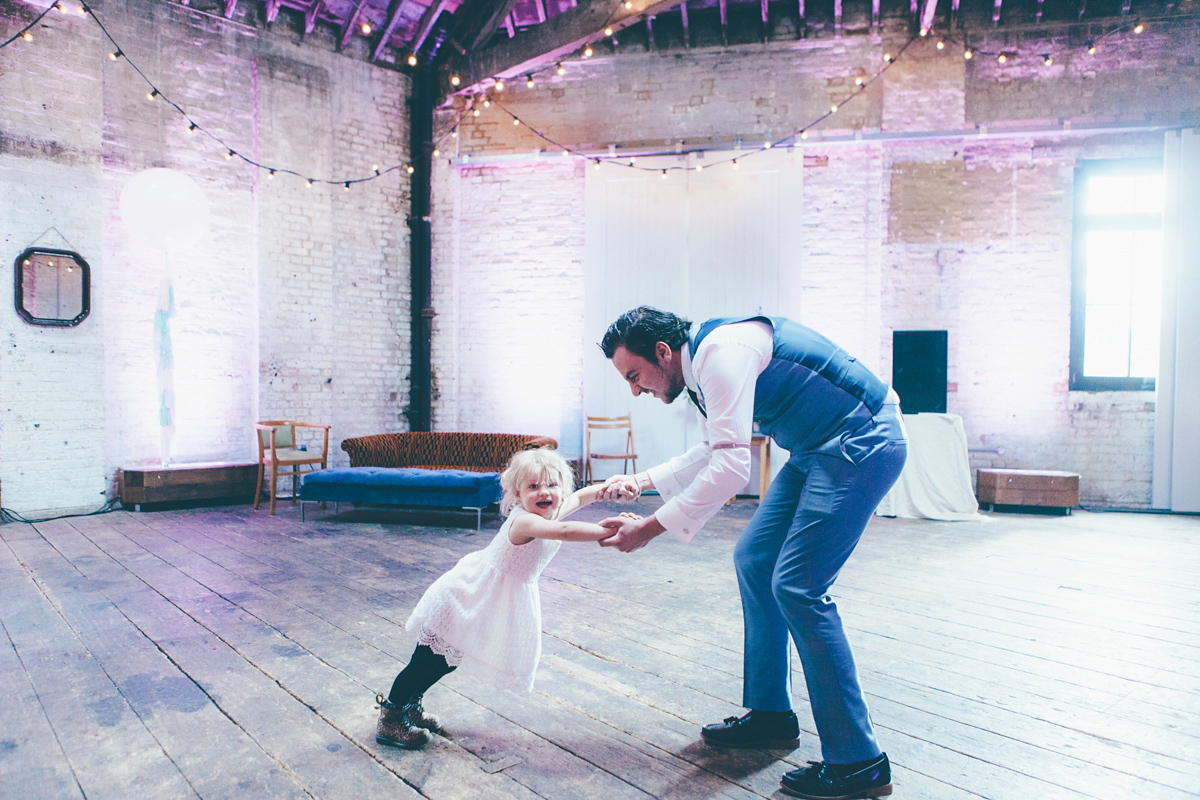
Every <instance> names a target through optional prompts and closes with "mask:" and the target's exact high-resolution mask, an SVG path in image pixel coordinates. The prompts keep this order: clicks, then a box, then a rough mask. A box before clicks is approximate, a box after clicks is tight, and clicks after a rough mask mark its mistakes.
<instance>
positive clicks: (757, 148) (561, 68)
mask: <svg viewBox="0 0 1200 800" xmlns="http://www.w3.org/2000/svg"><path fill="white" fill-rule="evenodd" d="M632 8H633V3H632V1H631V0H619V2H618V3H617V4H616V5H615V6H614V8H613V9H612V10H611V11H610V13H609V16H608V18H607V20H606V21H605V27H604V37H605V39H607V40H608V41H609V42H610V44H611V45H612V46H613V48H614V49H615V48H616V47H617V45H618V41H617V37H616V29H615V27H614V25H615V24H618V23H617V17H618V15H619V14H620V12H621V10H622V9H624V10H626V11H628V10H631V9H632ZM55 10H57V11H59V12H60V13H63V14H69V13H71V12H72V10H74V11H75V12H77V13H78V14H80V15H83V16H87V17H89V18H90V19H92V20H93V21H94V22H95V23H96V25H97V26H99V28H100V31H101V32H102V33H103V35H104V37H105V38H106V39H107V40H108V42H109V43H110V44H111V45H112V47H113V50H112V51H111V52H110V53H109V54H108V58H109V59H110V60H112V61H124V62H125V63H127V64H128V65H129V66H130V68H132V69H133V70H134V71H135V72H136V73H137V74H138V76H139V77H141V79H142V80H143V81H144V82H145V83H146V86H147V87H148V91H147V92H146V98H147V100H149V101H151V102H164V103H166V104H167V105H169V106H170V107H171V108H173V109H174V110H175V111H176V112H178V113H179V115H180V116H181V117H182V119H183V121H184V122H185V123H186V125H187V130H188V132H190V133H193V134H196V133H199V134H201V135H203V136H206V137H207V138H208V139H210V140H211V141H212V142H214V143H215V144H216V145H217V146H218V147H219V148H220V151H221V152H222V153H223V155H224V158H225V159H226V160H229V161H232V160H234V159H238V160H240V161H242V162H245V163H246V164H248V165H250V166H252V167H254V168H256V169H258V170H260V171H262V172H265V173H266V177H267V179H268V180H270V179H273V178H274V177H275V176H276V175H291V176H294V177H297V178H300V179H301V180H303V181H304V182H305V184H306V185H307V186H309V187H312V186H314V185H316V184H326V185H330V186H341V187H343V188H344V189H345V190H346V191H349V190H350V187H351V186H353V185H355V184H360V183H366V182H367V181H372V180H375V179H376V178H380V177H383V176H384V175H387V174H389V173H393V172H399V171H404V172H406V173H408V174H410V175H411V174H412V173H413V172H414V171H415V167H414V166H413V165H412V164H411V163H401V164H393V165H390V166H384V167H381V166H380V165H379V164H373V165H372V166H371V170H370V173H369V174H367V175H363V176H360V177H354V178H337V179H330V178H314V177H311V176H309V175H306V174H304V173H301V172H299V171H297V170H294V169H289V168H286V167H281V166H272V165H270V164H265V163H261V162H259V161H257V160H255V159H253V158H250V157H249V156H247V155H245V154H244V153H241V152H239V151H238V150H237V149H236V148H234V147H231V146H230V145H229V144H228V143H226V142H225V141H224V140H223V139H221V138H220V137H219V136H217V135H216V134H215V133H213V132H212V131H210V130H208V129H206V128H204V127H203V126H202V125H200V123H198V122H196V120H195V119H194V118H193V117H192V116H191V115H190V114H189V113H188V112H187V111H186V110H185V109H184V108H183V107H182V106H180V105H179V104H178V103H176V102H175V101H174V100H172V99H171V98H170V97H168V96H167V95H166V94H165V93H164V92H163V91H162V90H161V89H159V88H158V87H157V86H156V85H155V84H154V82H153V81H152V80H151V79H150V77H149V76H147V75H146V73H145V72H143V71H142V69H141V68H140V67H138V65H137V64H136V63H134V62H133V61H132V60H131V59H130V58H129V55H128V54H127V53H126V52H125V51H124V49H122V47H121V46H120V45H119V44H118V43H117V41H116V39H114V38H113V36H112V34H111V33H109V31H108V29H107V28H106V27H105V25H104V23H103V22H102V21H101V20H100V18H99V17H98V16H97V15H96V13H95V11H94V10H93V9H92V8H91V7H90V6H89V5H87V4H86V3H81V4H80V5H79V6H78V7H74V8H72V7H71V6H69V5H68V4H67V2H65V0H56V2H55V3H53V4H52V5H50V6H49V7H47V8H46V9H45V10H43V11H42V12H41V13H40V14H38V15H37V16H36V17H35V18H34V19H33V20H32V21H30V22H29V23H28V24H26V25H25V26H24V27H23V28H22V29H21V30H19V31H17V32H16V33H15V34H13V35H12V36H11V37H10V38H8V39H7V40H5V41H4V42H3V43H0V49H2V48H4V47H7V46H9V45H10V44H12V43H13V42H15V41H17V40H21V41H24V42H32V41H33V38H34V37H33V33H32V30H33V29H34V28H35V27H36V26H37V25H38V23H40V22H41V20H42V19H43V18H44V17H45V16H46V15H47V14H49V13H50V12H51V11H55ZM629 19H630V18H626V19H625V20H621V22H627V21H628V20H629ZM633 21H634V22H636V21H637V20H633ZM1145 30H1146V24H1145V22H1144V21H1142V20H1140V19H1133V20H1128V21H1126V22H1123V23H1122V24H1120V25H1117V26H1116V27H1113V28H1111V29H1109V30H1107V31H1105V32H1104V33H1102V34H1100V35H1098V36H1096V37H1094V38H1091V39H1087V40H1085V44H1084V47H1085V48H1086V49H1087V52H1088V53H1089V54H1090V55H1095V54H1096V52H1097V50H1098V48H1099V46H1100V44H1101V43H1102V42H1103V40H1104V39H1107V38H1109V37H1111V36H1115V35H1117V34H1120V33H1122V32H1125V31H1132V32H1133V33H1134V34H1135V35H1137V34H1142V33H1143V32H1145ZM933 35H934V31H932V30H928V29H925V28H922V29H920V31H919V32H918V33H917V34H915V35H913V36H912V37H911V38H909V39H908V40H907V41H906V42H904V44H903V45H902V46H900V47H899V49H898V50H897V51H896V52H895V53H894V54H893V53H891V52H885V53H884V54H883V59H882V64H881V65H880V66H879V67H878V68H877V69H876V70H875V71H874V72H873V73H871V74H869V75H866V76H862V75H859V76H856V77H855V78H854V89H853V90H851V91H850V92H849V94H847V95H846V96H845V97H844V98H843V99H841V100H840V101H834V102H831V104H830V107H829V110H828V111H826V112H824V113H822V114H820V115H819V116H817V117H816V118H815V119H813V120H811V121H809V122H808V123H807V124H805V125H802V126H800V127H798V128H796V129H794V130H792V131H791V132H790V133H788V134H786V135H784V136H781V137H777V138H772V137H764V139H763V140H762V142H761V144H755V145H753V146H748V147H745V149H743V141H742V140H741V139H737V140H735V149H734V152H733V154H732V155H730V156H729V157H727V158H725V159H723V160H720V161H714V162H711V163H708V164H701V163H699V161H696V163H695V164H694V165H693V166H687V165H677V166H669V167H666V168H663V167H662V166H650V167H648V166H645V164H639V163H638V156H637V155H617V154H616V153H615V149H616V148H615V147H610V148H609V153H608V154H607V155H606V154H596V153H588V152H584V151H583V150H580V149H577V148H574V147H572V146H570V145H567V144H563V143H562V142H560V141H557V140H556V139H555V138H553V137H552V136H550V135H548V134H547V133H545V132H544V131H542V130H540V129H539V127H537V126H535V125H532V124H530V123H529V122H527V121H526V120H525V119H522V118H521V117H520V116H518V115H517V114H516V113H515V112H513V111H512V110H511V109H510V108H509V107H508V106H506V105H504V104H503V103H501V102H500V100H499V96H500V95H502V94H503V93H504V92H505V89H506V84H505V80H504V79H503V78H502V77H494V78H491V79H489V80H490V81H491V84H490V86H489V88H488V89H487V90H485V91H482V92H479V93H477V94H474V95H472V96H470V97H469V98H467V100H466V102H465V103H463V105H462V107H461V108H460V109H459V111H458V115H457V117H456V118H455V119H454V121H453V123H452V124H451V125H450V127H449V129H448V130H447V131H446V132H445V133H442V134H441V135H439V136H437V137H435V138H434V139H433V141H432V142H431V145H430V151H429V153H428V155H431V156H432V157H433V158H438V157H439V156H440V155H441V145H442V143H443V142H445V140H446V139H455V138H457V137H458V135H459V129H460V127H461V126H462V124H463V122H464V120H466V119H467V117H468V116H470V117H471V118H472V119H473V118H476V117H479V116H480V115H481V114H482V113H483V111H484V110H485V109H488V108H490V107H491V106H493V105H495V106H496V107H497V108H499V109H500V110H501V111H502V112H503V113H504V114H506V115H508V117H509V118H510V119H511V120H512V124H513V126H514V127H524V128H527V129H528V130H529V131H531V132H532V133H533V134H534V135H536V136H537V137H538V138H539V139H540V140H542V141H543V142H545V143H546V145H547V146H549V147H551V148H554V149H557V150H558V151H559V152H560V153H561V155H562V156H563V157H573V158H578V159H585V160H587V161H591V162H592V165H593V167H594V168H595V169H600V168H601V167H602V166H604V165H606V164H609V165H613V166H618V167H624V168H627V169H634V170H640V171H646V172H661V174H662V177H663V178H666V177H667V176H668V173H669V172H671V171H680V170H696V171H701V170H705V169H711V168H713V167H716V166H720V165H724V164H728V165H730V166H731V167H732V168H733V169H737V168H738V162H739V160H741V159H744V158H746V157H748V156H753V155H755V154H758V153H763V152H766V151H768V150H772V149H775V148H778V147H792V146H795V145H797V144H799V143H800V142H801V141H803V140H805V139H807V138H808V137H809V134H810V132H812V131H814V129H816V128H817V127H818V126H820V125H821V124H822V123H824V122H825V121H826V120H828V119H830V118H831V117H833V116H834V115H836V114H837V113H838V112H839V111H841V110H842V109H843V108H844V106H845V105H846V104H847V103H849V102H851V101H852V100H854V98H856V97H857V96H859V95H860V94H863V93H864V92H866V91H867V90H868V88H869V87H870V86H871V85H872V84H873V83H875V82H876V81H878V80H880V79H881V78H882V77H883V75H884V73H885V72H886V71H887V70H888V69H890V68H891V67H892V66H893V65H895V63H896V62H897V60H898V59H899V58H900V56H902V55H903V54H904V52H905V51H906V50H907V49H908V48H909V47H910V46H911V45H912V44H913V43H914V42H917V41H920V40H922V39H925V38H927V37H930V36H933ZM935 38H936V48H937V49H938V50H945V49H946V48H947V47H949V46H950V45H951V44H955V45H957V46H958V47H961V49H962V55H963V58H964V59H966V60H968V61H970V60H971V59H974V58H978V57H991V58H995V59H996V61H997V63H998V64H1001V65H1004V64H1008V63H1012V62H1014V61H1015V60H1017V59H1018V58H1021V57H1022V56H1020V55H1019V54H1018V53H1017V52H1016V51H1015V50H1012V49H1006V50H985V49H981V48H978V47H972V46H971V44H970V42H969V41H968V34H967V33H965V32H964V33H962V34H961V35H960V36H955V35H951V34H946V35H941V36H936V37H935ZM592 44H593V43H592V42H588V43H586V44H584V45H583V46H582V48H581V49H580V50H579V51H577V55H578V56H579V57H580V58H581V59H588V58H591V57H592V55H593V54H594V48H593V46H592ZM1063 49H1064V50H1065V49H1067V48H1063ZM1070 49H1074V48H1070ZM1060 52H1061V51H1060ZM1054 56H1055V53H1050V52H1047V53H1042V54H1039V55H1037V58H1040V59H1041V62H1042V64H1043V65H1044V66H1051V65H1052V64H1053V63H1054ZM418 63H419V60H418V58H417V56H416V54H415V53H414V54H410V55H409V56H408V64H409V66H413V67H415V66H417V65H418ZM551 70H553V72H554V74H555V75H557V76H558V77H563V76H565V75H566V73H567V69H566V66H565V65H564V63H563V61H558V62H557V63H555V64H554V65H553V66H548V67H545V68H543V69H542V70H537V71H531V72H529V73H527V74H526V75H525V86H526V88H527V89H534V88H536V86H537V80H535V76H541V75H543V74H544V73H546V72H549V71H551ZM449 80H450V84H451V86H452V87H455V88H457V87H459V86H460V85H461V83H462V78H461V76H460V75H459V74H458V73H451V74H450V76H449ZM699 152H702V150H701V149H700V148H695V147H692V148H686V149H685V148H683V147H676V148H673V149H671V150H669V151H663V152H654V153H643V154H642V157H645V156H646V155H651V156H654V155H675V156H682V157H683V158H684V160H686V159H687V157H688V156H690V155H692V154H695V153H699ZM469 158H470V156H469V155H468V156H464V161H469Z"/></svg>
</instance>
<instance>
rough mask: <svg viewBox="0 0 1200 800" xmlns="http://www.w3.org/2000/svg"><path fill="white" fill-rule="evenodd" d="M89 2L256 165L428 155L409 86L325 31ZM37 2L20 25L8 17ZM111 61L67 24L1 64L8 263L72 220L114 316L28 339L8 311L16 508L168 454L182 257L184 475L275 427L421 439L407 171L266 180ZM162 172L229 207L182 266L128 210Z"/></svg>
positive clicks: (162, 83) (366, 168) (327, 172)
mask: <svg viewBox="0 0 1200 800" xmlns="http://www.w3.org/2000/svg"><path fill="white" fill-rule="evenodd" d="M92 5H93V6H94V7H95V8H96V10H97V14H98V15H99V16H100V18H101V19H102V20H103V21H104V23H105V25H106V26H107V27H108V29H109V30H110V31H111V32H112V34H113V36H114V38H115V39H116V40H117V41H118V42H119V43H120V44H121V46H122V47H123V48H124V49H125V51H126V52H127V53H128V54H129V56H130V57H131V58H132V59H133V60H134V61H135V63H137V65H138V66H139V67H140V68H141V69H142V70H143V71H144V72H146V74H147V75H148V76H149V77H150V78H151V79H152V80H153V81H154V83H155V85H156V86H158V87H159V88H160V89H161V90H162V91H163V93H164V94H165V95H167V96H168V97H170V98H171V99H172V100H174V101H175V102H176V103H178V104H179V105H180V106H182V107H183V108H184V109H186V111H187V112H188V113H189V114H190V115H191V117H192V118H193V119H194V120H195V121H196V122H197V123H199V124H200V125H201V126H202V127H203V128H204V129H205V130H207V131H211V132H212V133H213V134H214V135H215V136H217V137H219V138H220V139H222V140H223V141H225V142H227V143H228V144H229V146H231V147H232V148H234V149H235V150H236V151H237V152H239V153H242V154H245V156H246V157H247V158H250V159H253V160H257V161H260V162H263V163H268V164H273V165H277V166H279V167H282V168H287V169H293V170H296V171H297V172H300V173H301V174H304V175H310V176H312V177H315V178H320V179H327V178H358V177H367V176H369V175H371V174H372V172H371V166H372V164H376V163H378V164H380V165H383V166H390V165H393V164H403V163H405V162H406V161H407V160H408V155H407V142H408V133H407V116H406V108H405V99H406V95H407V92H408V82H407V79H406V78H405V77H404V76H402V75H400V74H399V73H396V72H392V71H388V70H384V69H379V68H376V67H372V66H370V65H369V64H367V63H365V61H364V60H362V59H361V57H356V56H355V54H351V55H344V54H343V55H339V54H336V53H334V52H333V47H332V43H330V42H323V41H320V40H319V38H320V37H319V36H317V37H314V39H315V40H316V41H309V42H307V43H304V44H301V43H299V42H298V41H297V40H295V39H293V37H292V36H291V35H289V34H288V33H286V32H285V31H282V30H281V31H279V32H275V33H272V32H262V31H255V30H254V29H253V28H251V27H250V26H247V25H242V24H239V23H238V22H236V21H233V22H230V21H225V20H220V19H214V18H212V17H210V16H205V15H201V14H197V13H193V12H191V11H189V10H188V9H186V8H184V7H181V6H178V5H175V4H170V3H142V2H117V1H116V0H105V1H104V2H94V3H92ZM31 9H32V7H25V6H16V7H13V6H9V7H7V9H6V10H4V11H0V20H3V27H4V28H5V29H6V30H15V29H17V28H19V27H20V26H21V25H23V24H24V22H23V21H22V20H28V19H29V18H31V17H32V15H33V14H35V13H37V12H36V11H33V10H31ZM355 46H360V45H357V44H356V45H355ZM110 49H111V46H110V45H109V44H108V42H107V41H105V40H102V39H101V38H100V36H99V31H98V29H97V27H96V25H95V24H94V23H93V22H91V21H90V20H88V19H86V18H83V17H80V16H78V15H75V14H70V15H59V14H51V15H49V16H47V17H46V26H45V27H44V28H39V29H38V30H37V31H35V39H34V41H33V42H31V43H23V42H17V43H15V44H14V45H13V46H10V47H8V48H5V49H4V50H3V51H0V131H2V133H0V137H2V139H0V141H2V143H3V146H2V147H0V188H3V191H2V192H0V196H2V199H0V218H3V219H4V220H5V226H4V228H5V230H4V232H3V236H4V239H3V244H4V246H3V250H2V252H0V263H3V265H4V269H5V270H8V269H11V265H12V259H13V258H14V257H15V256H16V254H17V253H19V252H20V251H21V249H23V248H24V247H25V246H26V245H28V244H29V243H30V242H32V241H33V240H34V238H35V237H37V236H38V235H39V234H41V233H42V231H43V230H45V229H46V228H48V227H50V226H54V227H55V228H57V229H58V230H59V231H61V232H62V233H63V235H65V236H66V237H67V238H68V239H69V240H70V242H71V243H72V244H73V245H74V246H75V247H76V248H78V249H79V250H80V252H82V253H83V255H84V256H85V257H86V258H87V259H88V261H89V263H90V264H91V266H92V267H93V311H92V315H91V317H90V318H89V319H88V320H86V321H85V322H84V323H83V325H81V326H79V327H78V328H75V329H71V330H53V329H40V328H33V327H30V326H27V325H25V324H24V323H23V322H21V321H20V320H19V318H17V316H16V314H15V313H14V311H13V309H12V305H11V303H10V304H8V305H7V306H5V308H6V309H7V310H6V311H0V314H3V315H4V317H5V322H4V329H5V332H6V333H5V352H4V354H3V356H2V357H0V376H2V377H0V479H2V481H3V496H2V500H3V504H4V506H5V507H10V508H14V509H16V510H18V511H21V512H23V513H24V512H31V511H32V512H38V511H46V510H62V509H65V508H94V507H96V506H98V505H99V504H100V502H102V501H103V500H104V496H105V494H106V493H111V489H112V486H113V481H114V475H115V472H116V470H117V469H118V468H120V467H122V466H132V465H144V464H152V463H155V462H157V461H158V460H159V458H160V436H159V426H158V424H157V420H158V413H157V412H158V402H157V396H156V395H157V379H156V371H157V370H156V362H155V349H154V346H153V319H154V311H155V303H156V300H157V296H158V290H159V282H160V276H161V274H162V272H163V270H164V269H165V268H167V267H168V266H169V269H170V274H171V277H172V286H173V289H174V293H175V308H176V313H175V316H174V317H173V318H172V320H171V336H172V345H173V350H174V358H175V370H174V372H175V392H176V401H177V414H176V431H175V437H174V446H173V448H172V455H171V460H172V461H173V462H175V463H179V462H188V461H212V460H244V459H249V460H253V456H254V449H253V441H254V440H253V433H252V427H251V426H252V423H253V422H254V420H255V419H264V418H276V417H293V418H298V419H304V420H309V421H314V422H323V423H329V424H332V425H333V431H332V434H331V448H332V452H333V459H334V461H335V463H338V462H340V461H342V460H344V459H342V458H341V456H342V455H344V454H342V453H341V451H340V450H338V449H337V443H338V442H339V441H340V439H341V438H344V437H345V436H354V435H360V434H364V433H377V432H382V431H394V430H402V429H404V428H405V427H406V426H405V423H404V420H403V417H402V411H403V409H404V407H405V405H406V403H407V400H408V383H407V375H408V360H409V352H410V349H409V347H408V338H409V334H408V327H409V315H408V304H409V294H408V292H409V288H408V287H409V281H408V274H409V269H408V244H407V236H408V233H407V226H406V225H405V221H404V215H405V213H406V211H407V207H408V176H407V175H406V174H405V173H404V172H403V170H401V171H398V172H393V173H390V174H389V175H387V176H385V177H383V178H381V179H378V180H374V181H370V182H368V183H364V184H356V185H355V186H354V187H353V188H352V190H351V191H349V192H346V191H345V190H344V189H343V188H342V187H341V186H328V185H325V184H320V183H318V184H316V185H315V186H314V187H312V188H306V187H305V184H304V182H303V181H301V180H299V179H298V178H296V177H294V176H287V175H283V174H280V175H278V176H276V177H275V178H274V179H273V180H268V179H267V176H266V174H265V173H263V172H259V171H257V170H255V169H253V168H251V167H250V166H249V165H246V164H244V163H242V162H240V161H239V160H237V159H234V160H231V161H227V160H225V159H224V158H223V157H222V153H221V150H220V149H219V147H218V146H217V145H216V144H215V143H213V142H212V141H211V140H209V139H207V138H206V137H205V136H204V135H203V134H201V133H192V134H189V133H188V132H187V127H186V122H185V121H184V120H183V118H182V117H180V116H179V114H178V113H177V112H176V111H174V109H171V108H169V107H168V106H166V105H165V104H164V103H162V102H161V101H156V102H154V103H151V102H148V101H147V100H146V97H145V92H146V90H147V87H146V85H145V83H144V82H142V80H141V79H140V78H139V77H138V76H137V74H136V73H135V72H134V71H133V70H132V69H131V68H130V66H129V65H128V64H126V63H124V62H123V61H116V62H113V61H110V60H109V59H108V58H107V57H106V56H107V53H108V52H109V50H110ZM66 52H69V53H70V54H71V57H70V58H63V53H66ZM151 167H168V168H171V169H175V170H178V171H180V172H183V173H185V174H187V175H189V176H190V177H191V178H192V179H193V180H195V182H196V183H197V184H198V185H199V186H200V187H201V188H202V189H203V191H204V193H205V195H206V197H207V199H208V203H209V207H210V223H209V232H208V235H207V236H205V237H204V238H203V239H202V240H201V241H200V242H199V243H197V244H196V245H195V246H194V247H192V248H190V249H188V250H186V251H182V252H178V253H172V254H171V255H170V258H169V261H168V259H166V258H165V257H164V255H163V253H162V252H160V251H154V250H150V249H147V248H146V247H144V246H142V245H140V244H139V243H138V241H137V240H136V238H135V237H132V236H131V235H130V234H129V232H128V231H127V230H126V228H125V226H124V224H123V222H122V218H121V213H120V206H119V203H120V196H121V191H122V189H123V188H124V186H125V184H126V182H127V181H128V180H129V179H130V178H131V177H132V176H134V175H136V174H137V173H139V172H141V171H142V170H145V169H148V168H151ZM48 238H49V241H48V242H47V243H50V244H52V245H53V246H62V243H61V242H59V241H57V240H55V237H54V236H53V234H51V235H50V236H49V237H48ZM9 285H11V282H10V283H9Z"/></svg>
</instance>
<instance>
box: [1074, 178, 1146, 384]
mask: <svg viewBox="0 0 1200 800" xmlns="http://www.w3.org/2000/svg"><path fill="white" fill-rule="evenodd" d="M1164 201H1165V187H1164V184H1163V170H1162V162H1161V161H1160V160H1157V159H1111V160H1103V161H1085V162H1083V164H1082V165H1081V166H1079V167H1078V168H1077V169H1076V171H1075V241H1074V267H1073V273H1072V295H1071V371H1070V388H1071V389H1077V390H1083V391H1105V390H1114V389H1118V390H1119V389H1126V390H1152V389H1154V381H1155V378H1156V377H1157V375H1158V346H1159V338H1160V331H1159V328H1160V324H1159V323H1160V308H1161V305H1162V260H1163V224H1162V218H1163V204H1164Z"/></svg>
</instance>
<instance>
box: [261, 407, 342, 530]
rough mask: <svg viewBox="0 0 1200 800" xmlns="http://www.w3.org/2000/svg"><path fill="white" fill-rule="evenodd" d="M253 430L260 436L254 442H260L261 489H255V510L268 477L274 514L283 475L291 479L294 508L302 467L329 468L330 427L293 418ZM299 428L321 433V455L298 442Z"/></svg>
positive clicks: (273, 422)
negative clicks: (297, 433) (264, 479)
mask: <svg viewBox="0 0 1200 800" xmlns="http://www.w3.org/2000/svg"><path fill="white" fill-rule="evenodd" d="M254 428H255V433H256V434H257V435H256V436H255V439H256V440H257V441H258V486H257V487H256V488H255V490H254V508H255V509H257V508H258V501H259V498H260V497H261V496H262V488H263V478H264V477H267V476H269V477H268V480H269V481H270V487H271V488H270V492H269V493H270V496H271V514H272V515H274V513H275V497H276V491H277V486H278V484H279V478H280V477H281V476H282V477H287V476H291V478H292V505H295V504H296V495H297V494H298V492H297V483H298V481H299V478H300V473H301V471H302V470H301V468H302V467H307V468H308V470H305V471H312V470H317V469H325V467H326V466H328V460H329V426H328V425H320V424H317V423H313V422H298V421H296V420H292V419H273V420H264V421H262V422H259V423H257V424H256V425H255V426H254ZM297 428H315V429H319V430H320V431H321V432H322V436H321V450H320V452H318V451H316V450H308V449H307V447H308V445H307V444H301V443H298V442H297V441H296V429H297ZM314 439H315V437H314ZM314 444H315V441H314ZM318 465H319V466H318Z"/></svg>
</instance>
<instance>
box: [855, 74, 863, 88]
mask: <svg viewBox="0 0 1200 800" xmlns="http://www.w3.org/2000/svg"><path fill="white" fill-rule="evenodd" d="M854 85H855V86H862V85H863V79H862V77H861V76H860V77H857V78H855V79H854Z"/></svg>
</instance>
